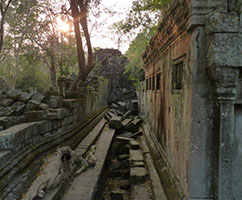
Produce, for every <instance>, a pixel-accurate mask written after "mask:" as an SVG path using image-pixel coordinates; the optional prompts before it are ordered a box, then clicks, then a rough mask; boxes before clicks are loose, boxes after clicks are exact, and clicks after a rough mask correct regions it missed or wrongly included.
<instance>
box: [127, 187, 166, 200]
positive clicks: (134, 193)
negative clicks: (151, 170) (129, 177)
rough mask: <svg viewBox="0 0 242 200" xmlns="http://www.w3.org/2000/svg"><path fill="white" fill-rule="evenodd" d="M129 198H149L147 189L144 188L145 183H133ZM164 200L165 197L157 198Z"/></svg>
mask: <svg viewBox="0 0 242 200" xmlns="http://www.w3.org/2000/svg"><path fill="white" fill-rule="evenodd" d="M131 198H132V200H151V199H152V198H151V197H150V195H149V191H148V190H147V188H146V185H134V186H133V187H132V188H131ZM157 200H165V199H157Z"/></svg>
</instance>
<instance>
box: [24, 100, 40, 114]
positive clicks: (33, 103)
mask: <svg viewBox="0 0 242 200" xmlns="http://www.w3.org/2000/svg"><path fill="white" fill-rule="evenodd" d="M38 106H39V102H38V101H34V100H30V101H28V103H27V105H26V108H25V112H29V111H34V110H37V109H38Z"/></svg>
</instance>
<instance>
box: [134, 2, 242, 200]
mask: <svg viewBox="0 0 242 200" xmlns="http://www.w3.org/2000/svg"><path fill="white" fill-rule="evenodd" d="M234 3H235V2H233V1H225V0H224V1H212V0H207V1H200V0H180V1H173V3H172V4H171V6H170V7H169V8H168V9H167V10H166V11H165V12H164V16H163V20H162V21H161V22H160V24H159V27H158V32H157V34H156V35H155V36H154V37H153V38H152V39H151V41H150V45H149V46H148V47H147V48H146V51H145V52H144V54H143V60H144V63H145V74H146V81H145V82H143V83H142V84H140V86H139V89H138V98H139V104H140V112H141V115H142V116H143V118H144V119H145V120H146V122H147V123H146V126H145V127H144V128H145V129H146V133H147V134H146V136H147V140H148V141H149V145H150V147H151V151H152V152H153V156H154V157H155V160H156V167H157V169H158V171H159V175H160V177H161V181H162V183H163V185H164V188H165V191H166V194H167V196H168V199H170V200H175V199H181V198H182V197H185V198H186V199H199V200H203V199H204V200H205V199H219V200H225V199H236V200H237V199H241V198H242V193H241V183H240V184H239V180H238V179H237V176H238V174H240V175H241V172H239V170H238V168H241V163H239V160H240V161H241V158H242V156H241V155H242V154H241V144H242V143H241V142H239V141H241V139H240V138H241V133H240V132H239V131H238V130H239V127H240V125H239V120H240V119H241V117H240V116H241V115H240V114H239V113H240V112H239V110H241V109H240V106H239V105H240V103H239V102H240V101H239V100H238V99H241V96H240V93H241V92H240V89H239V88H240V87H241V86H240V85H241V82H240V79H239V81H238V74H239V71H238V69H239V67H241V66H242V64H241V55H242V54H241V46H242V45H241V44H242V43H241V30H242V29H241V28H239V27H240V26H241V21H242V20H241V14H240V12H241V10H240V11H239V13H238V9H237V11H236V13H235V12H234V10H233V9H229V8H228V6H229V5H230V8H232V7H231V6H232V5H234ZM240 6H241V5H240ZM239 16H240V17H239ZM239 77H240V76H239ZM237 93H238V95H236V94H237ZM236 98H237V100H236ZM222 100H223V101H222ZM234 104H236V106H235V109H237V111H236V113H235V115H234V111H233V109H234ZM237 104H238V105H237ZM225 113H226V119H223V118H224V114H225ZM234 116H235V117H236V116H238V117H237V118H234ZM234 120H235V123H237V128H236V127H234ZM240 123H241V122H240ZM234 128H235V129H236V132H234ZM234 137H236V140H234ZM234 144H236V145H234ZM223 145H225V147H224V146H223ZM231 145H234V146H233V147H232V146H231ZM233 170H235V171H236V174H237V175H235V173H234V174H232V171H233ZM240 182H241V181H240ZM239 188H240V189H239Z"/></svg>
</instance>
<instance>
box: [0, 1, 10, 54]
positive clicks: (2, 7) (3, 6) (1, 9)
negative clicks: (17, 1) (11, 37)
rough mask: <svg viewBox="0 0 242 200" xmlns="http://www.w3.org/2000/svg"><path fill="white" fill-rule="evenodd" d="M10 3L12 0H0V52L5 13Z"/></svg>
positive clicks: (0, 49)
mask: <svg viewBox="0 0 242 200" xmlns="http://www.w3.org/2000/svg"><path fill="white" fill-rule="evenodd" d="M11 3H12V0H7V1H6V0H1V2H0V13H1V16H0V17H1V19H0V54H1V52H2V48H3V37H4V24H5V19H6V14H7V11H8V8H9V6H10V4H11Z"/></svg>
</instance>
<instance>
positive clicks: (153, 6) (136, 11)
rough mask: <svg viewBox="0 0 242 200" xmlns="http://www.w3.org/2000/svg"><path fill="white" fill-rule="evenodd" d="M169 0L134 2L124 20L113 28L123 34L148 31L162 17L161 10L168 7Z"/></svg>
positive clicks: (141, 0) (139, 0) (138, 0)
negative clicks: (136, 30) (140, 30)
mask: <svg viewBox="0 0 242 200" xmlns="http://www.w3.org/2000/svg"><path fill="white" fill-rule="evenodd" d="M170 1H171V0H134V1H133V5H132V8H131V10H130V12H129V13H128V15H127V17H126V19H125V20H122V21H120V22H118V23H116V24H114V27H115V28H116V30H117V31H119V32H120V31H122V32H123V33H124V34H125V33H129V32H132V30H135V29H137V28H141V29H142V30H144V29H147V28H148V29H149V28H152V27H153V26H154V25H156V24H157V23H158V21H159V20H160V19H161V17H162V10H163V9H164V8H165V7H167V6H168V5H169V2H170Z"/></svg>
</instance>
